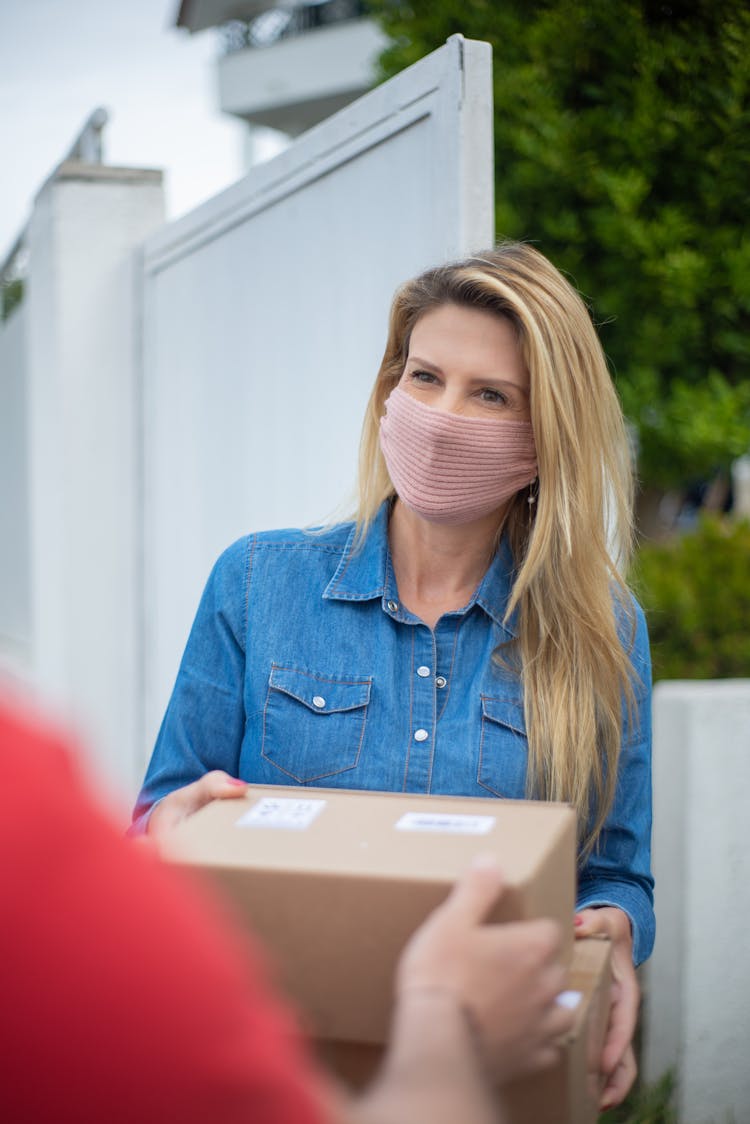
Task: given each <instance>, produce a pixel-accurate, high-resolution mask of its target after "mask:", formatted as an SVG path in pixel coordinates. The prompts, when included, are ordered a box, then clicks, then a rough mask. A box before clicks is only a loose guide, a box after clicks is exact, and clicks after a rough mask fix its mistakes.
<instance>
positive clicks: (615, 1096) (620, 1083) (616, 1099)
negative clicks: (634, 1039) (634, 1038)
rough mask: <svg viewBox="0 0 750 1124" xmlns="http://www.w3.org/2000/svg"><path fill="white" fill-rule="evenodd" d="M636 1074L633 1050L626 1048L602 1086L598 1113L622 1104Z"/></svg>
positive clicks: (630, 1047)
mask: <svg viewBox="0 0 750 1124" xmlns="http://www.w3.org/2000/svg"><path fill="white" fill-rule="evenodd" d="M637 1072H638V1067H637V1065H636V1061H635V1054H634V1053H633V1048H632V1046H628V1048H627V1050H626V1051H625V1054H624V1056H623V1057H622V1059H621V1060H620V1062H619V1063H618V1064H617V1066H616V1067H615V1069H614V1070H613V1071H612V1073H610V1075H609V1077H608V1078H607V1083H606V1085H605V1086H604V1090H603V1092H602V1096H601V1100H600V1102H599V1110H600V1112H604V1110H605V1109H607V1108H614V1107H615V1105H618V1104H622V1102H623V1101H624V1100H625V1097H626V1096H627V1095H628V1093H629V1092H630V1089H631V1088H632V1085H633V1082H634V1081H635V1078H636V1074H637Z"/></svg>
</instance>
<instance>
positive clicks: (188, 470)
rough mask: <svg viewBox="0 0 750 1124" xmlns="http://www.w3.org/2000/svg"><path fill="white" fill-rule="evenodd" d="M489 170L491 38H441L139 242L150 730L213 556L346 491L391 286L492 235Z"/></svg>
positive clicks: (307, 516) (315, 515) (321, 509)
mask: <svg viewBox="0 0 750 1124" xmlns="http://www.w3.org/2000/svg"><path fill="white" fill-rule="evenodd" d="M492 179H493V169H492V83H491V53H490V48H489V46H488V45H487V44H484V43H475V42H470V41H466V40H464V39H463V38H462V37H461V36H454V37H452V39H450V40H449V41H448V43H447V44H446V45H445V47H443V48H441V49H440V50H439V51H436V52H434V53H433V54H432V55H430V56H428V57H427V58H426V59H423V60H422V61H421V62H419V63H418V64H416V65H415V66H413V67H411V68H410V69H409V70H408V71H405V72H403V73H402V74H400V75H398V76H397V77H396V78H394V79H393V80H391V81H390V82H388V83H386V84H385V85H383V86H381V87H379V88H378V89H376V90H374V91H373V92H371V93H370V94H368V95H366V96H365V97H364V98H361V99H360V100H359V101H357V102H355V103H354V104H352V105H351V106H348V107H347V108H346V109H345V110H343V111H342V112H341V113H339V114H337V115H335V116H334V117H332V118H330V119H329V120H328V121H326V122H324V123H323V124H322V125H320V126H318V127H317V128H315V129H313V130H311V131H310V132H309V133H306V134H305V135H304V136H302V137H301V138H300V139H299V140H298V141H296V142H295V143H294V144H293V145H292V146H291V147H290V148H289V149H287V150H286V151H285V152H284V153H282V154H281V155H280V156H278V157H277V158H276V159H275V160H273V161H271V162H270V163H268V164H266V165H262V166H260V167H258V168H256V169H254V170H253V171H252V172H251V174H250V175H249V176H248V177H247V178H246V179H244V180H243V181H241V182H240V183H239V184H237V185H235V186H234V187H232V188H230V189H229V190H228V191H226V192H224V193H223V194H221V195H220V196H218V197H217V198H215V199H213V200H211V201H210V202H208V203H207V204H205V205H204V206H202V207H200V208H198V209H197V210H196V211H195V212H193V213H192V214H191V215H189V216H187V217H186V218H184V219H182V220H180V221H178V222H176V223H173V224H171V225H170V226H168V227H166V228H164V229H163V230H162V231H160V232H158V233H157V234H156V235H154V236H153V237H152V238H151V239H150V240H149V241H148V243H147V245H146V252H145V259H144V260H145V269H146V284H145V292H144V309H145V377H144V425H145V431H144V480H145V484H146V487H145V540H144V547H145V556H144V557H145V572H144V591H145V599H146V601H145V607H146V631H145V644H144V668H145V676H144V679H145V684H146V735H145V741H146V743H147V746H148V744H150V742H151V741H152V739H153V736H154V734H155V732H156V728H157V725H158V721H159V718H160V715H161V713H162V711H163V709H164V706H165V704H166V701H167V698H168V694H169V691H170V689H171V685H172V682H173V680H174V676H175V673H176V669H177V664H178V660H179V656H180V652H181V649H182V646H183V645H184V642H185V638H186V635H187V630H188V628H189V625H190V621H191V619H192V615H193V613H194V611H195V608H196V605H197V601H198V597H199V595H200V591H201V588H202V586H203V583H204V581H205V579H206V576H207V573H208V570H209V568H210V566H211V563H212V562H213V560H214V558H215V557H216V555H217V554H218V553H219V552H220V551H221V549H222V548H223V547H224V546H226V545H228V544H229V543H230V542H231V541H232V540H233V539H235V538H236V537H238V536H239V535H241V534H243V533H244V532H246V531H248V530H251V529H261V528H264V527H278V526H283V525H290V524H291V525H299V524H305V523H308V522H312V521H316V520H320V519H321V518H323V517H325V516H326V515H328V514H329V513H330V512H331V511H332V509H334V508H335V507H336V506H337V505H339V504H340V503H341V501H342V500H344V499H346V498H347V497H348V495H349V494H350V493H351V489H352V486H353V483H354V475H355V467H356V453H357V446H358V440H359V431H360V424H361V418H362V414H363V410H364V405H365V402H366V399H367V395H368V393H369V389H370V386H371V384H372V381H373V378H374V375H375V373H376V370H377V367H378V364H379V361H380V357H381V355H382V351H383V346H384V343H385V331H386V318H387V310H388V305H389V302H390V299H391V296H392V294H393V291H394V289H395V287H396V285H397V284H398V283H399V282H400V281H402V280H403V279H405V278H406V277H408V276H410V275H412V274H413V273H415V272H417V271H418V270H420V269H422V268H423V267H425V266H427V265H429V264H437V263H439V262H441V261H444V260H445V259H447V258H450V257H454V256H459V255H462V254H464V253H466V252H467V251H470V250H477V249H481V248H483V247H485V246H486V245H488V244H490V243H491V242H492V239H493V188H492Z"/></svg>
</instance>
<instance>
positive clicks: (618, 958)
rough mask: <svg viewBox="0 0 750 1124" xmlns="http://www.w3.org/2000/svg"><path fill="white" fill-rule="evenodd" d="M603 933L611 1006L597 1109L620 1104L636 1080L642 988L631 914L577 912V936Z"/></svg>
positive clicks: (611, 910) (612, 910)
mask: <svg viewBox="0 0 750 1124" xmlns="http://www.w3.org/2000/svg"><path fill="white" fill-rule="evenodd" d="M596 933H604V934H606V935H607V936H608V937H609V938H610V940H611V941H612V1006H611V1008H610V1014H609V1026H608V1027H607V1036H606V1038H605V1041H604V1050H603V1053H602V1060H601V1069H602V1073H603V1074H604V1075H605V1077H606V1082H605V1086H604V1091H603V1093H602V1097H601V1102H600V1105H599V1107H600V1110H602V1111H603V1110H604V1109H606V1108H612V1107H613V1106H614V1105H617V1104H620V1103H621V1102H622V1101H623V1100H624V1099H625V1097H626V1095H627V1093H628V1090H629V1089H630V1087H631V1086H632V1084H633V1082H634V1081H635V1076H636V1073H637V1066H636V1062H635V1054H634V1053H633V1047H632V1040H633V1033H634V1031H635V1024H636V1021H637V1019H638V1007H639V1005H640V998H641V990H640V987H639V986H638V980H637V978H636V974H635V968H634V967H633V937H632V933H631V931H630V918H629V917H628V915H627V914H626V913H624V912H623V911H622V910H621V909H616V908H615V907H614V906H601V907H599V908H598V909H584V910H581V912H580V913H577V914H576V928H575V934H576V937H590V936H593V935H595V934H596Z"/></svg>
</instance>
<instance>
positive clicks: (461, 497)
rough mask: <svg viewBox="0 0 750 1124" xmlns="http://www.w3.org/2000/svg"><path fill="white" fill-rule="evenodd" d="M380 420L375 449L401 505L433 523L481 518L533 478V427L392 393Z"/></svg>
mask: <svg viewBox="0 0 750 1124" xmlns="http://www.w3.org/2000/svg"><path fill="white" fill-rule="evenodd" d="M385 409H386V413H385V414H384V416H383V417H382V418H381V419H380V447H381V449H382V450H383V456H384V457H385V463H386V466H387V468H388V472H389V474H390V477H391V480H392V481H393V486H394V488H395V489H396V493H397V495H398V497H399V499H400V500H401V501H402V502H403V503H405V504H406V506H407V507H409V508H411V509H412V511H415V512H416V513H417V515H421V516H422V518H423V519H427V520H429V521H430V522H432V523H449V524H455V525H458V524H461V523H470V522H472V521H473V520H474V519H481V518H482V517H483V516H485V515H489V514H490V512H491V511H495V510H496V509H497V508H499V507H501V506H502V504H503V503H505V501H506V500H508V499H510V497H511V496H513V495H515V493H516V492H518V491H520V489H521V488H525V487H526V486H527V485H528V484H530V483H531V482H532V480H534V478H535V477H536V474H537V463H536V447H535V445H534V432H533V430H532V428H531V422H527V421H516V420H509V419H507V418H466V417H463V416H462V415H461V414H448V413H445V412H443V411H442V410H436V409H434V408H433V407H431V406H425V405H424V403H422V402H418V401H417V400H416V399H415V398H413V397H412V396H411V394H408V393H407V391H405V390H402V389H401V387H400V386H397V387H395V389H394V390H393V391H392V393H391V395H390V397H389V398H388V401H387V402H386V404H385Z"/></svg>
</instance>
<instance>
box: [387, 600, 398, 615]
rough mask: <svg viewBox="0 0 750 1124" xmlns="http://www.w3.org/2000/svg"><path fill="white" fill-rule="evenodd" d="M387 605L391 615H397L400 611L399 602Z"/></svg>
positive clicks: (391, 602)
mask: <svg viewBox="0 0 750 1124" xmlns="http://www.w3.org/2000/svg"><path fill="white" fill-rule="evenodd" d="M387 605H388V609H389V611H390V612H391V613H395V612H396V611H397V609H398V601H388V602H387Z"/></svg>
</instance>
